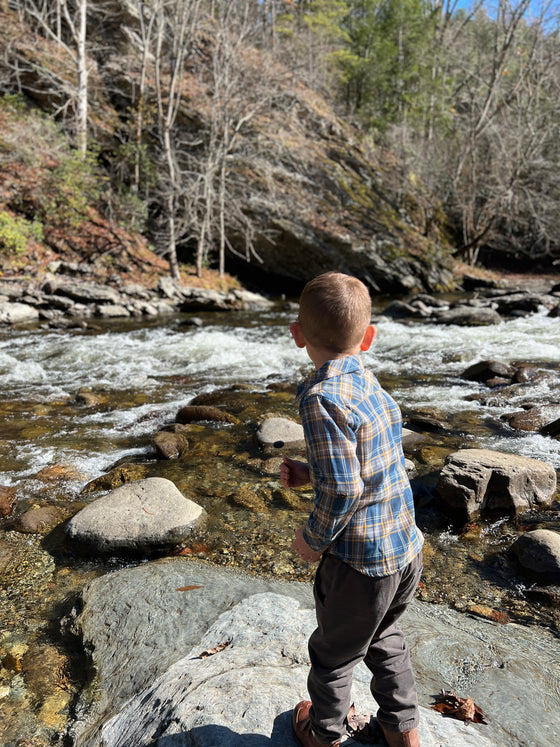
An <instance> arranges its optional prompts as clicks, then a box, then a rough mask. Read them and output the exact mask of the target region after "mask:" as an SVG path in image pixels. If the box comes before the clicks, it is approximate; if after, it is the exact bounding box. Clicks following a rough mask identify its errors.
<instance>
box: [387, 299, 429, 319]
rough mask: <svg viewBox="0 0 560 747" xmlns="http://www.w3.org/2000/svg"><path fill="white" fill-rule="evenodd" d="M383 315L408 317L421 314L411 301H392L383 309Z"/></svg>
mask: <svg viewBox="0 0 560 747" xmlns="http://www.w3.org/2000/svg"><path fill="white" fill-rule="evenodd" d="M381 315H382V316H388V317H391V319H408V318H411V317H416V316H420V313H419V312H418V310H417V309H415V308H414V306H412V305H411V304H409V303H405V302H404V301H391V303H390V304H389V305H388V306H386V307H385V308H384V309H383V311H382V312H381Z"/></svg>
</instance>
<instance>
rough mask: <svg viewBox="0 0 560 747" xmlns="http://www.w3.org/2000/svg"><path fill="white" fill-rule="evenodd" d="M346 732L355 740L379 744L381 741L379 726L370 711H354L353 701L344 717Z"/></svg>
mask: <svg viewBox="0 0 560 747" xmlns="http://www.w3.org/2000/svg"><path fill="white" fill-rule="evenodd" d="M346 722H347V723H346V733H347V734H348V736H349V737H351V738H352V739H353V740H354V741H355V742H361V743H363V744H379V742H381V741H382V737H381V728H380V726H379V724H378V723H377V719H376V718H375V717H374V716H373V715H372V714H371V713H356V709H355V707H354V703H352V705H351V706H350V710H349V711H348V716H347V717H346Z"/></svg>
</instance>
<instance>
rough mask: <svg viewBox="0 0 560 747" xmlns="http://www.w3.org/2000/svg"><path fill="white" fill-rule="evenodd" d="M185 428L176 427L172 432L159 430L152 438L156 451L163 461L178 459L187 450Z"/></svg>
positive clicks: (186, 431) (187, 442)
mask: <svg viewBox="0 0 560 747" xmlns="http://www.w3.org/2000/svg"><path fill="white" fill-rule="evenodd" d="M187 433H188V430H187V429H186V428H185V426H181V425H176V426H175V427H174V428H173V429H172V430H161V431H159V432H158V433H156V435H155V436H154V438H153V443H154V446H155V448H156V451H157V452H158V454H159V455H160V456H162V457H163V458H164V459H180V458H181V457H182V456H184V455H185V454H186V453H187V451H188V450H189V441H188V438H187Z"/></svg>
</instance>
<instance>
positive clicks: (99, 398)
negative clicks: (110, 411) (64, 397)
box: [76, 387, 109, 407]
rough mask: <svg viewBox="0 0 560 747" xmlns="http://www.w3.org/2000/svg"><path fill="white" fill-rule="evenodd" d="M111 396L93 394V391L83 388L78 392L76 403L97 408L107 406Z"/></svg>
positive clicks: (104, 393)
mask: <svg viewBox="0 0 560 747" xmlns="http://www.w3.org/2000/svg"><path fill="white" fill-rule="evenodd" d="M108 401H109V394H108V393H106V392H92V391H91V389H86V388H85V387H81V388H80V389H78V391H77V392H76V402H79V403H80V404H82V405H87V406H88V407H97V406H98V405H104V404H107V402H108Z"/></svg>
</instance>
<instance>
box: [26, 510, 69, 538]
mask: <svg viewBox="0 0 560 747" xmlns="http://www.w3.org/2000/svg"><path fill="white" fill-rule="evenodd" d="M66 517H67V513H66V511H65V510H64V509H62V508H60V507H59V506H41V507H40V508H31V509H29V511H26V512H25V513H24V514H22V516H20V518H19V519H18V521H17V523H16V529H17V530H18V532H22V533H23V534H46V533H47V532H49V531H50V530H51V529H53V528H54V527H55V526H57V524H60V523H61V522H62V521H64V519H66Z"/></svg>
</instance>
